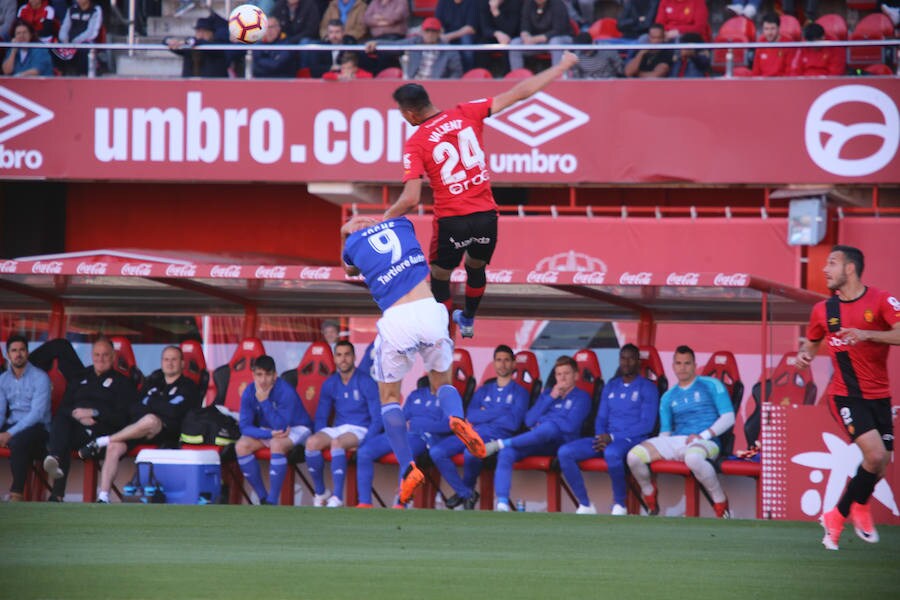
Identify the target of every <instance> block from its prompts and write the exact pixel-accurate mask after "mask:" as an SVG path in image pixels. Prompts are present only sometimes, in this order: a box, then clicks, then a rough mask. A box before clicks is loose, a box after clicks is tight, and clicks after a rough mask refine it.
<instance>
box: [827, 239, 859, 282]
mask: <svg viewBox="0 0 900 600" xmlns="http://www.w3.org/2000/svg"><path fill="white" fill-rule="evenodd" d="M831 251H832V252H841V253H843V255H844V258H845V259H846V260H847V262H849V263H853V266H855V267H856V276H857V277H862V274H863V269H864V268H865V266H866V259H865V257H864V256H863V253H862V250H860V249H859V248H855V247H853V246H845V245H843V244H836V245H834V246H832V247H831Z"/></svg>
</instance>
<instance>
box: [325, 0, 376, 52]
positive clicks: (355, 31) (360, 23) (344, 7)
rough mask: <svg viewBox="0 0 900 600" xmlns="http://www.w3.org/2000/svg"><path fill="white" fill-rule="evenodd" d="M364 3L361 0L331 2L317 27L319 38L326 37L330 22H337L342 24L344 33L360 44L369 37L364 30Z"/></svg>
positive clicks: (336, 0) (333, 0)
mask: <svg viewBox="0 0 900 600" xmlns="http://www.w3.org/2000/svg"><path fill="white" fill-rule="evenodd" d="M365 16H366V3H365V2H363V0H347V1H346V2H343V1H342V0H331V2H330V3H329V4H328V8H326V9H325V14H323V15H322V21H321V24H320V25H319V38H321V39H324V38H325V37H326V36H327V35H328V27H329V25H331V22H332V21H335V20H339V21H340V22H341V23H343V24H344V32H345V33H346V34H347V35H349V36H351V37H352V38H353V39H355V40H356V41H357V42H360V41H362V40H364V39H366V38H367V37H368V35H369V33H368V30H367V29H366V19H365Z"/></svg>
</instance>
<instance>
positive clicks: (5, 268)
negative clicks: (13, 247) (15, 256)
mask: <svg viewBox="0 0 900 600" xmlns="http://www.w3.org/2000/svg"><path fill="white" fill-rule="evenodd" d="M18 268H19V263H18V262H17V261H14V260H5V261H3V262H0V273H15V272H16V270H18Z"/></svg>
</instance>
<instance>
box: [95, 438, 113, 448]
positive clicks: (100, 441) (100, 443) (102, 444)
mask: <svg viewBox="0 0 900 600" xmlns="http://www.w3.org/2000/svg"><path fill="white" fill-rule="evenodd" d="M94 443H95V444H97V447H98V448H106V447H107V446H109V436H108V435H101V436H100V437H98V438H97V439H96V440H94Z"/></svg>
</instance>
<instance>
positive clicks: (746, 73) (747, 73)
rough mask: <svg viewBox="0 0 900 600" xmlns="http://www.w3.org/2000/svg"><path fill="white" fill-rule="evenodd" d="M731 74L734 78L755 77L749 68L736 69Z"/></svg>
mask: <svg viewBox="0 0 900 600" xmlns="http://www.w3.org/2000/svg"><path fill="white" fill-rule="evenodd" d="M731 74H732V76H734V77H753V71H751V70H750V69H748V68H747V67H735V68H734V70H733V71H732V72H731Z"/></svg>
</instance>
